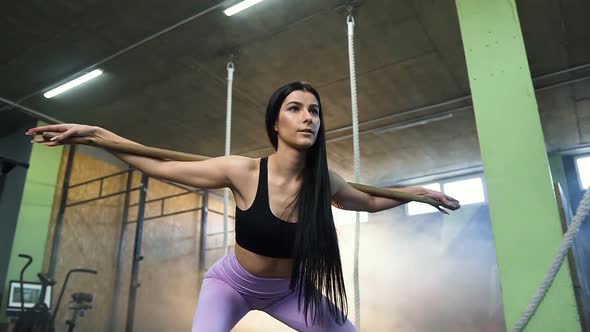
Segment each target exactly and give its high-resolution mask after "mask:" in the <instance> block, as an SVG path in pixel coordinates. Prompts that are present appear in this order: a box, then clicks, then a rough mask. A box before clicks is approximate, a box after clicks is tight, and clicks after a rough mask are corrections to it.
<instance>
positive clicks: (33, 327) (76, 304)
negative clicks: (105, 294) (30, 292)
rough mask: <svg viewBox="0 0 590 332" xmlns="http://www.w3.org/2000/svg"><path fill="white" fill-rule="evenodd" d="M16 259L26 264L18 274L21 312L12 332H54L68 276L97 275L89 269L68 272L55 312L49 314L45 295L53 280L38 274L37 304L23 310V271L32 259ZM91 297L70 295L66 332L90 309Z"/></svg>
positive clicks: (22, 256)
mask: <svg viewBox="0 0 590 332" xmlns="http://www.w3.org/2000/svg"><path fill="white" fill-rule="evenodd" d="M18 257H21V258H25V259H27V260H28V262H27V263H26V264H25V266H24V267H23V268H22V270H21V272H20V280H19V282H20V303H21V308H20V309H21V311H20V314H19V316H18V319H17V320H16V323H15V325H14V329H13V332H55V318H56V317H57V312H58V311H59V306H60V304H61V301H62V298H63V295H64V292H65V289H66V286H67V284H68V281H69V279H70V275H71V274H72V273H91V274H97V273H98V272H97V271H96V270H91V269H71V270H69V271H68V274H67V275H66V279H65V281H64V284H63V285H62V287H61V291H60V294H59V298H58V300H57V303H56V305H55V310H54V311H53V313H51V310H49V307H48V306H47V304H46V303H45V294H46V292H47V287H48V286H53V285H55V280H53V279H51V278H49V276H48V275H47V274H44V273H38V274H37V277H38V278H39V281H40V282H41V294H40V295H39V298H38V299H37V303H35V305H34V306H33V307H32V308H30V309H27V310H25V297H24V281H23V278H24V273H25V270H26V269H27V268H28V267H29V265H31V263H32V262H33V258H32V257H31V256H30V255H25V254H19V255H18ZM92 300H93V296H92V294H89V293H74V294H72V303H71V305H70V309H71V310H73V311H74V313H73V316H72V319H69V320H67V321H66V324H67V325H68V332H73V331H74V328H75V326H76V319H77V318H78V315H80V316H83V315H84V311H86V310H89V309H91V308H92V305H90V303H92Z"/></svg>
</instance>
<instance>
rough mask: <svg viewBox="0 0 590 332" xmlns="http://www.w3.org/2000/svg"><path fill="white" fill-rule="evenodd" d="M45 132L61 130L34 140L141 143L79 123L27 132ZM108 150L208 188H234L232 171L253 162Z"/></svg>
mask: <svg viewBox="0 0 590 332" xmlns="http://www.w3.org/2000/svg"><path fill="white" fill-rule="evenodd" d="M46 131H52V132H60V133H61V134H59V135H58V136H56V138H55V139H54V140H52V141H45V140H44V139H43V138H35V139H33V140H31V142H32V143H40V144H44V145H47V146H59V145H63V143H62V141H64V140H66V139H67V138H69V137H97V138H102V139H105V140H110V141H115V142H121V143H130V144H139V143H136V142H133V141H131V140H128V139H126V138H124V137H121V136H119V135H117V134H115V133H113V132H110V131H108V130H106V129H103V128H101V127H95V126H86V125H78V124H58V125H49V126H43V127H37V128H32V129H29V130H28V131H27V135H40V134H42V133H43V132H46ZM109 152H111V153H112V154H113V155H115V156H116V157H117V158H119V159H121V160H122V161H123V162H125V163H127V164H129V165H131V166H132V167H134V168H136V169H138V170H140V171H141V172H143V173H145V174H147V175H149V176H151V177H155V178H159V179H163V180H169V181H173V182H177V183H182V184H186V185H189V186H193V187H196V188H207V189H214V188H223V187H230V188H233V183H232V182H233V181H232V178H234V176H236V174H233V173H234V170H239V169H245V168H246V169H247V168H248V167H247V166H248V164H249V163H251V162H249V161H251V160H250V159H249V158H244V157H238V156H225V157H218V158H211V159H208V160H204V161H171V160H162V159H157V158H150V157H144V156H138V155H134V154H129V153H122V152H114V151H109ZM236 166H237V167H236Z"/></svg>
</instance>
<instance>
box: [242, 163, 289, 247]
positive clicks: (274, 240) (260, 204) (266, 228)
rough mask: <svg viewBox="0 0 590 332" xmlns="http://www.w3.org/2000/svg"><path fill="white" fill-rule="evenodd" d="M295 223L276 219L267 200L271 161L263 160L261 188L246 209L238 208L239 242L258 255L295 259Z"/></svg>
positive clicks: (259, 186)
mask: <svg viewBox="0 0 590 332" xmlns="http://www.w3.org/2000/svg"><path fill="white" fill-rule="evenodd" d="M296 227H297V224H296V223H291V222H287V221H284V220H281V219H279V218H277V217H275V216H274V215H273V214H272V211H271V210H270V205H269V200H268V158H262V159H260V172H259V174H258V189H257V190H256V197H255V198H254V203H252V206H251V207H250V208H248V209H247V210H245V211H243V210H240V209H239V208H238V207H237V206H236V242H237V243H238V244H239V245H240V246H241V247H242V248H245V249H247V250H249V251H252V252H254V253H256V254H259V255H262V256H267V257H273V258H292V257H293V244H294V242H295V229H296Z"/></svg>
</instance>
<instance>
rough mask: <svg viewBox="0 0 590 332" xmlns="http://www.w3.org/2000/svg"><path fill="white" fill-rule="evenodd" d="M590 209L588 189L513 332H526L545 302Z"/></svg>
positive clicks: (589, 190) (589, 191)
mask: <svg viewBox="0 0 590 332" xmlns="http://www.w3.org/2000/svg"><path fill="white" fill-rule="evenodd" d="M589 208H590V187H589V188H588V189H586V193H585V194H584V197H582V200H581V201H580V204H578V208H577V209H576V215H575V216H574V219H573V220H572V223H571V224H570V226H569V228H568V230H567V232H565V235H564V236H563V240H562V241H561V245H560V246H559V249H558V250H557V255H555V258H553V262H552V263H551V267H550V268H549V271H547V273H546V274H545V277H544V278H543V281H542V282H541V286H539V288H538V289H537V291H536V292H535V295H534V296H533V298H532V299H531V301H530V302H529V305H528V306H527V308H526V310H525V311H524V312H523V313H522V315H521V316H520V318H519V319H518V321H517V322H516V324H515V325H514V327H513V328H512V331H513V332H520V331H522V330H524V328H525V327H526V326H527V324H528V322H529V321H530V320H531V318H532V317H533V315H534V314H535V311H537V308H538V307H539V305H540V304H541V301H543V298H544V297H545V294H547V292H548V291H549V288H550V287H551V284H552V283H553V280H555V276H556V275H557V272H558V271H559V268H560V267H561V264H562V263H563V260H564V258H565V256H566V255H567V251H568V250H569V248H570V247H571V245H572V243H573V242H574V236H575V235H576V232H577V231H578V229H580V226H581V225H582V222H583V221H584V219H585V217H586V216H587V215H588V209H589Z"/></svg>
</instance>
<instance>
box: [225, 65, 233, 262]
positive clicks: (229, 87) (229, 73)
mask: <svg viewBox="0 0 590 332" xmlns="http://www.w3.org/2000/svg"><path fill="white" fill-rule="evenodd" d="M233 81H234V64H233V62H231V61H230V62H228V63H227V112H226V117H225V155H226V156H229V154H230V150H231V106H232V105H231V102H232V84H233ZM228 210H229V189H228V188H225V189H223V250H224V255H227V253H228V245H227V242H228V240H227V238H228V236H227V233H228V229H229V221H228Z"/></svg>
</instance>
